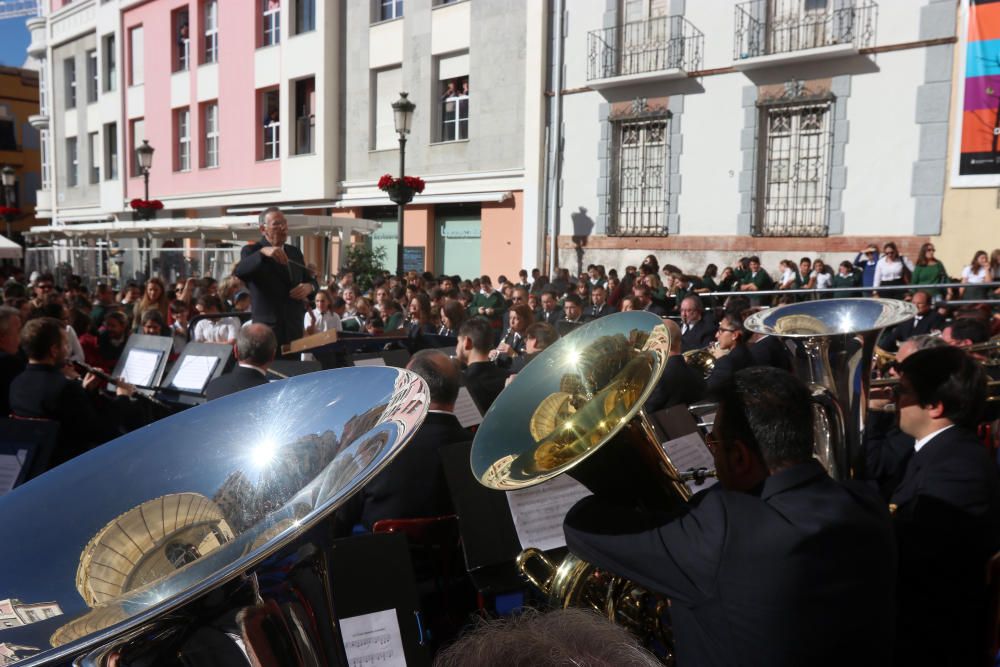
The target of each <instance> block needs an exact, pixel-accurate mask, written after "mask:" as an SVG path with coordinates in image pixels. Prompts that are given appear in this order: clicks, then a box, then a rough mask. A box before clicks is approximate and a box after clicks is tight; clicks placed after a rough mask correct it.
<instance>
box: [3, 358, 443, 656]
mask: <svg viewBox="0 0 1000 667" xmlns="http://www.w3.org/2000/svg"><path fill="white" fill-rule="evenodd" d="M427 406H428V397H427V386H426V384H425V383H424V381H423V380H422V379H420V378H419V377H418V376H416V375H414V374H413V373H410V372H409V371H405V370H401V369H394V368H385V367H380V368H346V369H338V370H331V371H324V372H319V373H310V374H307V375H302V376H299V377H294V378H291V379H289V380H284V381H282V382H278V383H272V384H267V385H264V386H261V387H256V388H254V389H250V390H247V391H244V392H240V393H238V394H233V395H231V396H227V397H225V398H222V399H219V400H216V401H212V402H211V403H208V404H206V405H203V406H200V407H197V408H193V409H191V410H187V411H185V412H183V413H180V414H177V415H174V416H171V417H169V418H167V419H164V420H162V421H159V422H156V423H154V424H152V425H150V426H147V427H146V428H143V429H141V430H138V431H135V432H132V433H130V434H128V435H126V436H124V437H121V438H118V439H117V440H114V441H112V442H109V443H107V444H105V445H102V446H101V447H98V448H97V449H95V450H93V451H90V452H88V453H86V454H84V455H83V456H80V457H78V458H76V459H74V460H72V461H70V462H68V463H66V464H64V465H62V466H59V467H57V468H55V469H54V470H51V471H49V472H47V473H45V474H44V475H42V476H41V477H38V478H36V479H34V480H32V481H31V482H29V483H27V484H26V485H24V486H21V487H18V488H16V489H14V490H13V491H12V492H10V493H8V494H7V495H5V496H3V497H0V531H2V532H3V534H4V536H5V540H6V543H7V544H8V548H7V549H5V550H4V557H3V562H2V566H0V620H2V619H6V622H5V623H3V624H4V625H5V626H6V627H4V628H3V629H0V663H2V664H13V663H15V662H17V663H18V664H19V665H70V664H72V665H93V666H95V667H97V666H107V667H127V666H129V665H150V664H155V665H175V664H176V665H209V664H211V665H249V664H251V663H253V664H268V665H276V666H282V665H296V666H297V667H298V666H302V665H316V666H317V667H318V666H320V665H330V664H338V663H340V662H342V661H343V648H342V647H341V646H339V645H338V641H337V637H336V626H335V620H336V618H335V609H334V606H333V604H332V598H331V595H330V593H329V591H330V587H329V580H330V576H331V573H330V572H328V571H325V570H324V569H323V566H324V564H325V557H324V555H323V552H322V550H321V549H318V548H316V546H315V543H314V542H307V541H303V540H304V533H305V532H306V531H310V529H312V528H316V527H318V524H319V523H320V522H321V521H323V519H324V518H325V517H327V516H328V515H330V513H331V512H333V511H334V510H336V509H337V508H338V507H340V506H341V505H342V504H343V503H344V502H345V501H347V500H348V499H349V498H350V497H351V496H352V495H353V494H354V493H355V492H356V491H358V490H359V489H360V488H361V487H362V486H363V485H364V484H366V483H367V482H368V481H369V480H371V479H372V478H374V477H375V476H376V475H377V474H378V473H379V471H380V470H382V469H383V468H384V467H385V466H386V465H387V464H389V462H390V461H392V459H393V458H394V457H395V456H396V455H397V454H398V453H399V452H400V451H401V449H402V448H403V447H404V446H405V444H406V443H407V442H408V441H409V439H410V438H411V436H412V435H413V433H414V432H415V430H416V429H417V427H418V426H419V425H420V424H421V422H422V421H423V419H424V417H425V416H426V414H427ZM316 533H317V531H310V533H309V534H310V535H312V534H316ZM275 559H278V562H275ZM269 591H271V592H274V591H277V593H274V594H273V595H272V593H271V592H269ZM5 612H9V614H8V613H5ZM233 625H238V626H239V627H240V628H242V629H244V630H245V632H242V633H232V632H229V631H227V630H225V629H222V630H220V629H219V628H229V627H232V626H233ZM203 631H204V633H203V635H198V633H199V632H203ZM227 633H228V634H227ZM199 637H202V641H200V642H199V641H195V640H197V639H198V638H199ZM192 646H193V647H195V648H194V649H193V650H188V648H189V647H192ZM209 646H210V647H211V650H207V649H206V647H209ZM185 651H187V653H185Z"/></svg>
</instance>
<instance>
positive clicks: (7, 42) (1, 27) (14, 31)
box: [0, 17, 29, 67]
mask: <svg viewBox="0 0 1000 667" xmlns="http://www.w3.org/2000/svg"><path fill="white" fill-rule="evenodd" d="M25 21H27V19H26V18H23V17H22V18H16V19H7V20H5V21H0V65H7V66H8V67H20V66H21V65H22V64H24V59H25V58H26V57H27V54H26V51H27V50H28V41H29V35H28V28H27V27H25V25H24V23H25Z"/></svg>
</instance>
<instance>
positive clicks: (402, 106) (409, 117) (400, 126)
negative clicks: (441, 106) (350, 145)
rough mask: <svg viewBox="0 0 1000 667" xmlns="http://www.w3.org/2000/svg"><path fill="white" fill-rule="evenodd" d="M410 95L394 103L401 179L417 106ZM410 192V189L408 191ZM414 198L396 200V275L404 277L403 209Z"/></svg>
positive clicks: (404, 170) (402, 95)
mask: <svg viewBox="0 0 1000 667" xmlns="http://www.w3.org/2000/svg"><path fill="white" fill-rule="evenodd" d="M407 95H409V93H400V94H399V99H398V100H396V101H395V102H393V103H392V118H393V122H395V124H396V133H397V134H399V178H400V179H402V178H403V176H405V175H406V137H407V135H408V134H410V124H411V123H412V122H413V110H414V109H416V108H417V105H416V104H414V103H413V102H411V101H410V100H408V99H407ZM406 190H408V188H407V189H406ZM412 198H413V192H412V191H410V192H409V197H405V196H404V197H399V198H397V199H396V206H397V209H398V211H397V214H398V217H399V237H398V241H397V244H396V273H397V274H398V275H399V277H400V278H402V277H403V209H404V208H405V207H406V204H407V202H409V201H410V200H411V199H412Z"/></svg>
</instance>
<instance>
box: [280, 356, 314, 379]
mask: <svg viewBox="0 0 1000 667" xmlns="http://www.w3.org/2000/svg"><path fill="white" fill-rule="evenodd" d="M268 370H269V371H272V370H273V371H274V372H275V373H281V374H282V375H287V376H288V377H295V376H296V375H305V374H306V373H315V372H316V371H321V370H323V364H322V363H321V362H319V361H300V360H298V359H275V360H274V361H272V362H271V367H270V368H269V369H268Z"/></svg>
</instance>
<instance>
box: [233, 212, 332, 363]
mask: <svg viewBox="0 0 1000 667" xmlns="http://www.w3.org/2000/svg"><path fill="white" fill-rule="evenodd" d="M260 231H261V234H262V237H261V239H260V241H259V242H257V243H250V244H247V245H245V246H244V247H243V250H242V252H241V253H240V262H239V264H237V265H236V269H234V271H233V273H234V274H235V275H236V277H237V278H239V279H240V280H242V281H243V282H244V283H246V285H247V287H248V288H249V290H250V302H251V312H252V314H253V321H254V322H260V323H262V324H266V325H268V326H269V327H271V328H272V329H274V334H275V336H277V338H278V345H279V346H280V345H286V344H287V343H289V342H291V341H293V340H295V339H297V338H302V331H303V319H304V318H303V313H304V312H305V302H306V299H308V298H309V295H310V294H312V293H313V291H314V290H315V288H316V285H315V283H314V282H313V278H312V277H311V276H310V275H309V272H308V271H307V269H306V266H305V259H304V258H303V257H302V251H301V250H299V249H298V248H296V247H295V246H293V245H289V244H288V243H285V241H286V240H287V239H288V222H287V221H286V220H285V216H284V214H282V212H281V209H279V208H278V207H277V206H272V207H270V208H267V209H265V210H264V211H263V212H262V213H261V214H260Z"/></svg>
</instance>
